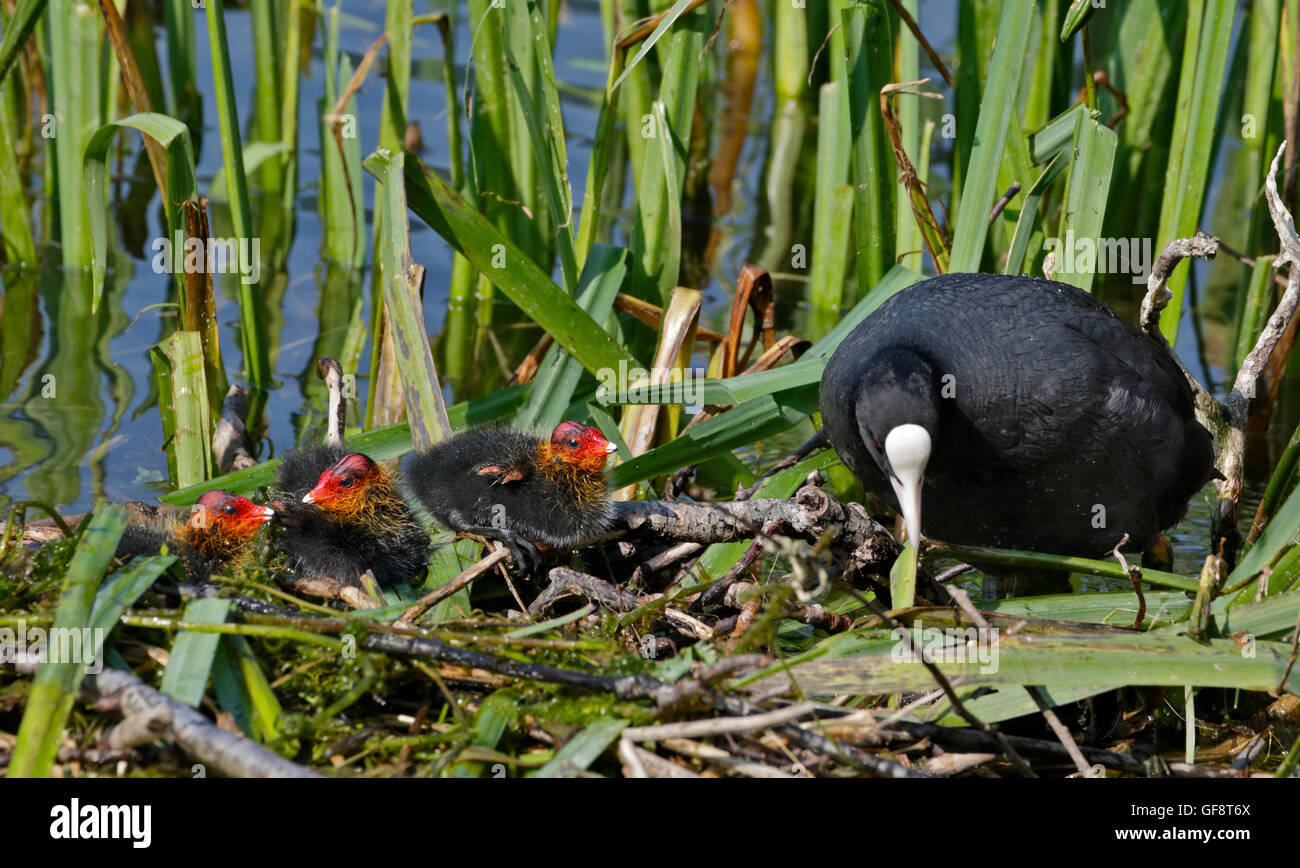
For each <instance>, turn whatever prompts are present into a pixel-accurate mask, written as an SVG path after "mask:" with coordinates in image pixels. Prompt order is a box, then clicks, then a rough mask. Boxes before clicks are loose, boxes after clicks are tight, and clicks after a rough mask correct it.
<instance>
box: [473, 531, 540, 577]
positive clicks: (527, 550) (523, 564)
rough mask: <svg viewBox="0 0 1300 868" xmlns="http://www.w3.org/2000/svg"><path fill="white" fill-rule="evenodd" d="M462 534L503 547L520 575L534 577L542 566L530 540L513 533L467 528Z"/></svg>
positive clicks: (535, 547) (538, 554)
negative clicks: (490, 541) (489, 540)
mask: <svg viewBox="0 0 1300 868" xmlns="http://www.w3.org/2000/svg"><path fill="white" fill-rule="evenodd" d="M462 533H472V534H475V535H477V536H481V537H484V538H485V539H493V540H496V541H497V542H499V543H501V544H502V545H504V546H505V547H506V548H507V549H509V551H510V557H511V558H513V559H514V562H515V567H516V568H517V569H518V570H519V573H520V575H524V576H533V575H536V573H537V571H538V569H539V568H540V567H541V565H542V553H541V552H540V551H538V549H537V545H536V544H535V543H533V541H532V540H528V539H525V538H524V537H522V536H520V535H519V534H517V533H514V532H513V531H509V530H506V529H504V528H499V527H467V528H465V529H464V530H463V531H462Z"/></svg>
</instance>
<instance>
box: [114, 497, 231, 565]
mask: <svg viewBox="0 0 1300 868" xmlns="http://www.w3.org/2000/svg"><path fill="white" fill-rule="evenodd" d="M127 506H128V509H129V511H128V513H127V515H128V518H127V523H126V528H125V529H124V530H123V531H122V536H121V538H120V539H119V540H118V543H117V551H116V552H115V553H114V557H116V558H119V559H127V558H133V557H136V556H137V555H139V556H142V557H150V556H152V555H156V554H159V553H160V552H161V551H162V548H163V546H164V545H165V546H167V551H168V553H169V554H172V555H175V556H176V557H178V558H179V559H180V562H181V568H182V569H183V570H184V571H185V578H186V579H187V580H188V581H190V582H206V581H208V580H209V579H210V578H211V577H212V576H213V575H214V574H220V573H222V572H224V571H225V570H226V568H227V567H229V566H230V565H231V564H232V563H233V562H234V561H235V560H237V559H238V557H239V554H240V553H239V552H237V551H234V550H231V549H229V548H223V547H220V546H212V547H210V548H209V550H207V551H205V550H204V549H203V548H200V547H199V546H196V545H193V544H191V543H190V542H189V541H188V540H187V539H186V533H185V531H186V528H185V521H184V517H185V516H187V515H188V514H189V512H188V510H179V509H171V508H168V507H161V508H159V507H154V506H151V505H147V504H128V505H127ZM214 532H215V530H214Z"/></svg>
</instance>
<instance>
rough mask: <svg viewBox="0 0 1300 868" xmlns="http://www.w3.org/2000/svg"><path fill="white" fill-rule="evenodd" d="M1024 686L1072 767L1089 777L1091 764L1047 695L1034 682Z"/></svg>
mask: <svg viewBox="0 0 1300 868" xmlns="http://www.w3.org/2000/svg"><path fill="white" fill-rule="evenodd" d="M1024 688H1025V691H1026V692H1027V693H1028V694H1029V696H1030V698H1032V699H1033V700H1034V704H1035V705H1037V706H1038V710H1039V711H1040V712H1042V715H1043V719H1044V720H1046V721H1047V725H1048V726H1049V727H1051V728H1052V732H1054V733H1056V738H1057V740H1058V741H1060V742H1061V746H1062V747H1064V748H1065V752H1066V753H1068V754H1069V755H1070V759H1072V760H1074V767H1075V768H1077V769H1078V770H1079V774H1081V775H1084V776H1085V777H1091V776H1092V766H1090V765H1088V761H1087V760H1086V759H1084V758H1083V753H1082V752H1081V751H1080V750H1079V745H1077V744H1076V743H1075V741H1074V736H1072V735H1070V730H1068V729H1066V727H1065V724H1063V723H1061V719H1060V718H1059V717H1057V716H1056V712H1054V711H1052V706H1051V705H1050V704H1049V703H1048V701H1047V697H1045V696H1043V690H1042V688H1041V687H1039V686H1038V685H1036V684H1026V685H1024Z"/></svg>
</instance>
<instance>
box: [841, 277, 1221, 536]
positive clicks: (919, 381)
mask: <svg viewBox="0 0 1300 868" xmlns="http://www.w3.org/2000/svg"><path fill="white" fill-rule="evenodd" d="M821 408H822V418H823V420H824V427H825V431H826V434H827V438H828V439H829V441H830V443H831V445H832V446H833V447H834V448H835V451H836V452H837V453H838V454H839V456H840V458H841V459H842V460H843V461H844V463H845V464H846V465H847V466H848V467H849V469H850V470H852V471H853V473H854V475H855V476H857V478H858V479H859V480H861V482H862V484H863V486H864V487H866V489H867V490H868V491H870V492H872V493H873V494H876V495H877V496H879V497H882V498H884V499H885V500H886V501H887V502H894V503H900V504H901V509H902V513H903V517H904V522H905V524H906V526H907V534H908V537H909V538H911V539H913V540H916V539H918V538H919V535H920V532H921V529H922V522H921V504H922V502H924V504H925V512H924V515H925V521H924V530H925V531H926V533H927V534H928V535H931V536H933V537H936V538H938V539H941V540H944V541H947V542H952V543H959V544H971V545H989V546H997V547H1003V548H1017V549H1030V550H1035V551H1042V552H1051V553H1056V554H1068V555H1085V556H1093V557H1096V556H1102V555H1104V554H1106V553H1107V552H1109V551H1110V550H1111V549H1112V548H1114V546H1115V545H1116V544H1117V543H1118V542H1119V541H1120V539H1121V537H1122V536H1123V535H1124V534H1126V533H1127V534H1128V542H1127V543H1126V545H1125V548H1129V549H1134V550H1137V549H1145V548H1147V547H1149V546H1150V545H1151V544H1152V543H1153V542H1154V541H1155V540H1156V537H1157V535H1158V534H1159V533H1160V531H1161V530H1163V529H1164V528H1167V527H1169V526H1170V525H1172V524H1174V523H1176V522H1177V521H1178V520H1179V519H1180V518H1181V517H1182V516H1183V514H1184V512H1185V511H1186V508H1187V501H1188V499H1189V498H1190V497H1191V496H1192V495H1193V494H1195V493H1196V492H1197V491H1198V490H1200V488H1201V487H1202V486H1203V485H1204V484H1205V483H1206V482H1208V481H1209V480H1211V479H1213V478H1216V477H1217V476H1218V472H1217V471H1216V470H1215V469H1214V465H1213V462H1214V448H1213V445H1212V443H1211V438H1210V435H1209V432H1207V431H1206V430H1205V428H1203V427H1202V426H1201V425H1200V424H1199V423H1198V422H1197V421H1196V419H1195V416H1194V413H1193V403H1192V392H1191V389H1190V388H1189V386H1188V384H1187V382H1186V380H1185V379H1184V376H1183V373H1182V371H1181V370H1180V369H1179V366H1178V365H1177V363H1176V362H1175V361H1174V359H1173V358H1172V357H1171V356H1170V354H1169V352H1168V351H1167V350H1166V349H1165V348H1164V347H1162V346H1161V345H1159V344H1157V343H1156V342H1155V341H1154V340H1153V339H1152V338H1150V337H1149V336H1147V335H1145V334H1143V333H1142V332H1141V331H1139V330H1138V328H1137V327H1136V326H1134V325H1132V324H1130V323H1127V322H1125V321H1123V320H1121V319H1120V318H1119V317H1117V316H1116V315H1115V312H1114V311H1112V310H1111V309H1110V308H1109V307H1107V306H1106V305H1105V304H1103V303H1102V302H1100V301H1098V300H1097V299H1095V298H1093V297H1092V296H1090V295H1088V294H1087V293H1085V292H1082V291H1081V290H1079V289H1076V288H1075V287H1072V286H1068V285H1066V284H1063V283H1056V282H1054V281H1048V280H1040V279H1037V278H1031V277H1020V276H1009V275H992V274H948V275H944V276H942V277H936V278H934V279H932V280H926V281H923V282H921V283H918V284H916V285H915V286H912V287H909V288H908V289H906V290H903V291H902V292H899V293H898V294H897V295H895V296H893V297H892V298H890V299H888V300H887V301H885V302H884V303H883V304H882V305H881V306H880V308H879V309H878V310H876V311H875V312H873V313H872V314H871V315H869V316H868V317H867V318H866V319H865V320H863V322H862V323H861V324H860V325H859V326H858V327H857V328H856V329H854V331H853V332H852V333H851V334H850V335H849V336H848V337H847V338H845V340H844V342H843V343H842V344H841V345H840V346H839V348H838V349H837V350H836V351H835V353H834V355H832V356H831V359H830V361H829V362H828V363H827V365H826V370H825V372H824V373H823V375H822V383H821ZM922 495H924V496H922Z"/></svg>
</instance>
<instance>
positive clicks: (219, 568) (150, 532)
mask: <svg viewBox="0 0 1300 868" xmlns="http://www.w3.org/2000/svg"><path fill="white" fill-rule="evenodd" d="M273 515H275V512H274V511H273V510H272V509H271V508H270V507H266V506H259V505H258V504H256V503H253V502H252V501H251V500H249V499H248V498H246V497H240V496H239V495H237V494H230V493H229V492H226V491H209V492H205V493H204V494H203V496H202V497H200V498H199V500H198V503H196V504H195V505H194V507H193V508H192V509H191V510H190V514H189V517H188V519H186V520H185V521H182V520H180V519H179V518H177V517H175V516H173V515H168V514H166V513H162V512H158V513H155V514H152V515H150V514H148V513H145V512H143V511H140V512H136V513H133V514H132V515H131V517H130V519H129V520H128V522H127V525H126V530H125V531H123V533H122V539H121V540H120V541H119V542H118V545H117V557H119V558H126V557H133V556H135V555H156V554H158V553H159V552H160V551H161V550H162V547H163V546H164V545H166V546H167V550H168V551H169V552H170V553H171V554H174V555H176V556H178V557H179V558H180V559H181V565H182V566H183V567H184V569H185V576H186V578H187V579H189V580H190V581H192V582H202V581H206V580H207V579H209V578H210V577H211V576H212V575H213V574H215V573H222V572H225V571H227V570H230V569H232V568H235V567H238V566H240V565H241V564H243V563H245V562H246V561H247V560H248V559H249V557H250V556H251V554H252V550H253V546H252V543H253V538H254V537H255V536H256V535H257V531H258V529H259V528H260V527H261V526H262V525H263V524H265V523H266V522H268V521H270V520H271V517H272V516H273Z"/></svg>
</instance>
